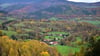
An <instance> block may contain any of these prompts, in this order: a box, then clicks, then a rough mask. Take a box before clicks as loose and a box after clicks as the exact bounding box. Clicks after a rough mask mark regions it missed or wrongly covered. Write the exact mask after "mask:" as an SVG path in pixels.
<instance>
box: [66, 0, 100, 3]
mask: <svg viewBox="0 0 100 56" xmlns="http://www.w3.org/2000/svg"><path fill="white" fill-rule="evenodd" d="M68 1H75V2H88V3H91V2H100V0H68Z"/></svg>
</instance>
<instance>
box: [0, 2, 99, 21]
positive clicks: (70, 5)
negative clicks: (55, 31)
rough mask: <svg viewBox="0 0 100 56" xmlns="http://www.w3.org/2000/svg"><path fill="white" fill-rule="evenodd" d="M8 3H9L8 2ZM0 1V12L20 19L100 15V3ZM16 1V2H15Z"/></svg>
mask: <svg viewBox="0 0 100 56" xmlns="http://www.w3.org/2000/svg"><path fill="white" fill-rule="evenodd" d="M7 1H8V2H7ZM7 1H5V2H4V0H0V2H2V3H1V5H0V10H3V11H6V12H8V15H11V16H14V17H15V16H16V15H17V17H20V18H23V17H25V18H40V19H41V18H50V17H57V16H58V17H59V15H60V16H62V18H63V17H66V16H71V15H100V2H97V3H78V2H71V1H67V0H7ZM14 1H15V2H14Z"/></svg>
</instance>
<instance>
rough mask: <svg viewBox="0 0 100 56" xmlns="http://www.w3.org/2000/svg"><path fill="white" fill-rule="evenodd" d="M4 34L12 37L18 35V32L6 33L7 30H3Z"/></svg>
mask: <svg viewBox="0 0 100 56" xmlns="http://www.w3.org/2000/svg"><path fill="white" fill-rule="evenodd" d="M2 32H3V33H5V34H6V35H7V36H9V37H11V35H15V34H17V33H16V32H14V31H6V30H2Z"/></svg>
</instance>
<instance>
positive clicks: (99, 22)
mask: <svg viewBox="0 0 100 56" xmlns="http://www.w3.org/2000/svg"><path fill="white" fill-rule="evenodd" d="M81 22H88V23H90V24H93V25H100V21H86V20H82V21H81Z"/></svg>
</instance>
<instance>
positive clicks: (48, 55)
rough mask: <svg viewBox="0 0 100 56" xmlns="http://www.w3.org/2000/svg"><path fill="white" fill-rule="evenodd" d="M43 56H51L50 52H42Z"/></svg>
mask: <svg viewBox="0 0 100 56" xmlns="http://www.w3.org/2000/svg"><path fill="white" fill-rule="evenodd" d="M41 56H50V54H49V53H48V52H41Z"/></svg>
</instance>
